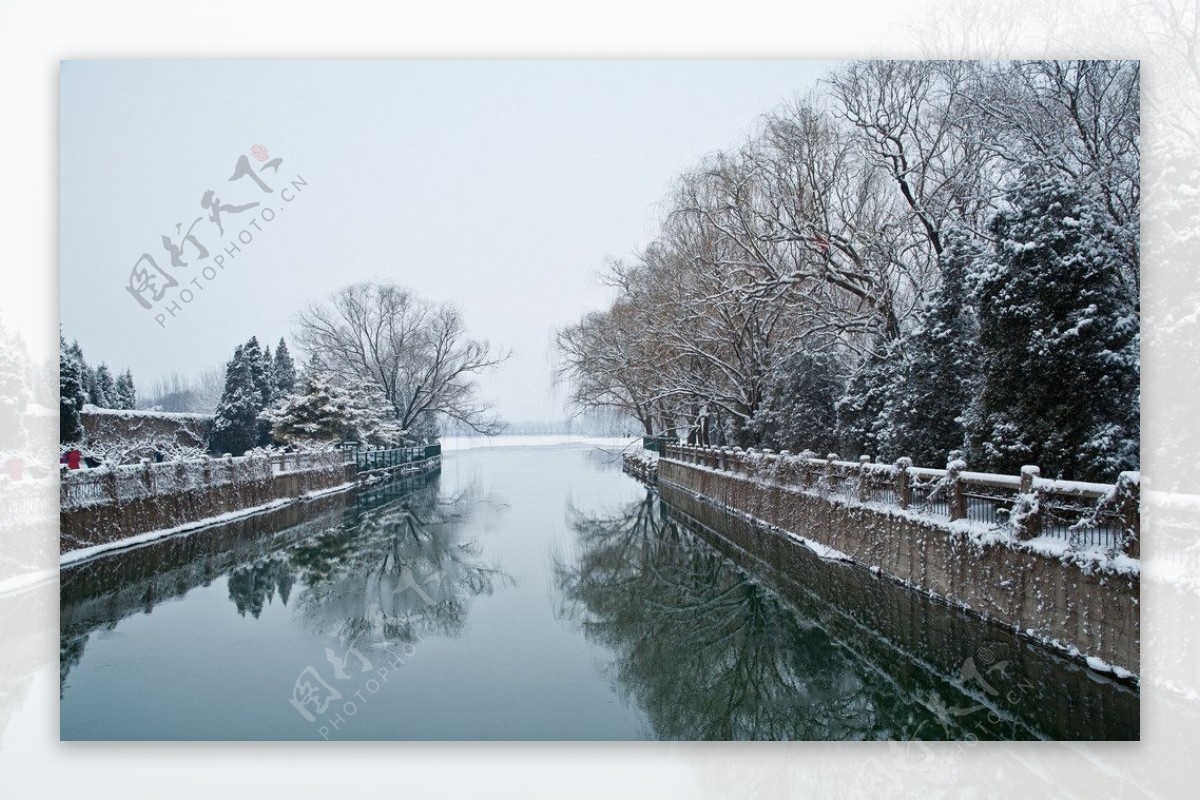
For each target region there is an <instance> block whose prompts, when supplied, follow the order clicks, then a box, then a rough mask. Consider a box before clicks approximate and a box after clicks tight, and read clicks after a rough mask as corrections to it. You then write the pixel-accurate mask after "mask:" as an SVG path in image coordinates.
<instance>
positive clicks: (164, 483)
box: [59, 451, 342, 509]
mask: <svg viewBox="0 0 1200 801" xmlns="http://www.w3.org/2000/svg"><path fill="white" fill-rule="evenodd" d="M341 468H342V454H341V453H339V452H338V451H308V452H300V453H279V454H272V455H270V456H265V455H262V454H253V455H250V456H239V457H236V458H235V457H233V456H224V457H221V458H216V459H214V458H204V459H189V460H179V461H172V462H151V461H150V460H149V459H143V460H142V462H141V463H140V464H135V465H117V466H104V467H97V468H94V469H85V470H68V469H67V468H66V466H65V465H64V466H63V468H62V480H61V483H60V485H59V507H60V508H61V509H78V508H81V507H84V506H93V505H97V504H109V503H122V502H129V501H133V500H138V499H142V498H152V497H155V496H159V495H170V494H173V493H185V492H188V491H191V490H202V489H210V488H213V487H221V486H230V487H232V486H239V485H246V484H253V483H256V482H266V481H270V480H271V478H272V476H274V475H280V474H285V473H300V472H307V471H319V470H331V469H341Z"/></svg>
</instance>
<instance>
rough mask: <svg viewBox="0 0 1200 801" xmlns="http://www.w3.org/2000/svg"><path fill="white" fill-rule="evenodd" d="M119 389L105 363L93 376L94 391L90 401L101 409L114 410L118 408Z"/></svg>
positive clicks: (89, 398) (92, 390)
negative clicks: (117, 395)
mask: <svg viewBox="0 0 1200 801" xmlns="http://www.w3.org/2000/svg"><path fill="white" fill-rule="evenodd" d="M116 394H117V387H116V383H115V382H114V381H113V376H112V373H111V372H110V371H109V369H108V365H107V364H104V363H103V362H102V363H101V364H100V366H99V367H97V368H96V370H95V372H94V373H93V374H92V389H91V395H90V396H89V397H88V401H89V402H90V403H91V404H92V405H93V406H99V407H100V408H101V409H112V408H114V407H115V406H116V402H115V399H116Z"/></svg>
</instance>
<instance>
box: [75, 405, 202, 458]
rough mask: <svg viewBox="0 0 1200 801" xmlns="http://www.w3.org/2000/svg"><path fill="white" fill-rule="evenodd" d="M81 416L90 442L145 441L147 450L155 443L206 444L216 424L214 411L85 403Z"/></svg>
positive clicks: (185, 445) (188, 445) (165, 444)
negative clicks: (177, 411)
mask: <svg viewBox="0 0 1200 801" xmlns="http://www.w3.org/2000/svg"><path fill="white" fill-rule="evenodd" d="M79 417H80V422H81V423H82V424H83V436H84V439H85V441H86V442H87V443H118V442H125V443H145V446H146V449H147V450H153V448H154V447H155V446H158V447H160V448H161V447H164V446H175V447H187V448H190V447H195V448H203V447H206V446H207V445H208V438H209V434H210V433H211V432H212V423H213V416H212V415H211V414H175V413H170V412H150V411H140V410H125V409H100V408H98V407H96V406H85V407H84V408H83V411H82V412H80V415H79ZM139 455H141V456H146V455H149V454H148V453H143V454H139Z"/></svg>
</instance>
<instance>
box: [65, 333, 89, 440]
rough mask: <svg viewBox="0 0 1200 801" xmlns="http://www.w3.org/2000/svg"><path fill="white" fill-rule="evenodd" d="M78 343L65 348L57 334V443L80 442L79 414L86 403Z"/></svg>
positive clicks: (80, 425)
mask: <svg viewBox="0 0 1200 801" xmlns="http://www.w3.org/2000/svg"><path fill="white" fill-rule="evenodd" d="M80 355H81V354H80V352H79V343H75V345H74V346H73V347H67V341H66V340H65V339H63V335H62V332H61V331H60V332H59V334H58V441H59V442H60V443H64V444H65V443H68V442H81V441H82V440H83V423H82V422H81V421H80V419H79V413H80V411H82V410H83V404H84V403H86V402H87V394H86V392H85V391H84V378H83V376H84V368H83V364H82V363H81V361H80V359H79V356H80Z"/></svg>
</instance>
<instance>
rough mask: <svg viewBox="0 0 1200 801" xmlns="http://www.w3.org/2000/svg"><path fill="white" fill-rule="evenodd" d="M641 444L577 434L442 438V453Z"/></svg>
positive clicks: (622, 447)
mask: <svg viewBox="0 0 1200 801" xmlns="http://www.w3.org/2000/svg"><path fill="white" fill-rule="evenodd" d="M641 442H642V440H641V437H588V436H582V435H577V434H520V435H514V436H499V437H442V451H443V452H447V451H466V450H472V449H474V448H549V447H556V446H563V445H589V446H592V447H596V448H607V449H609V450H618V451H619V450H625V449H630V450H632V449H633V448H635V447H637V448H640V447H641Z"/></svg>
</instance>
